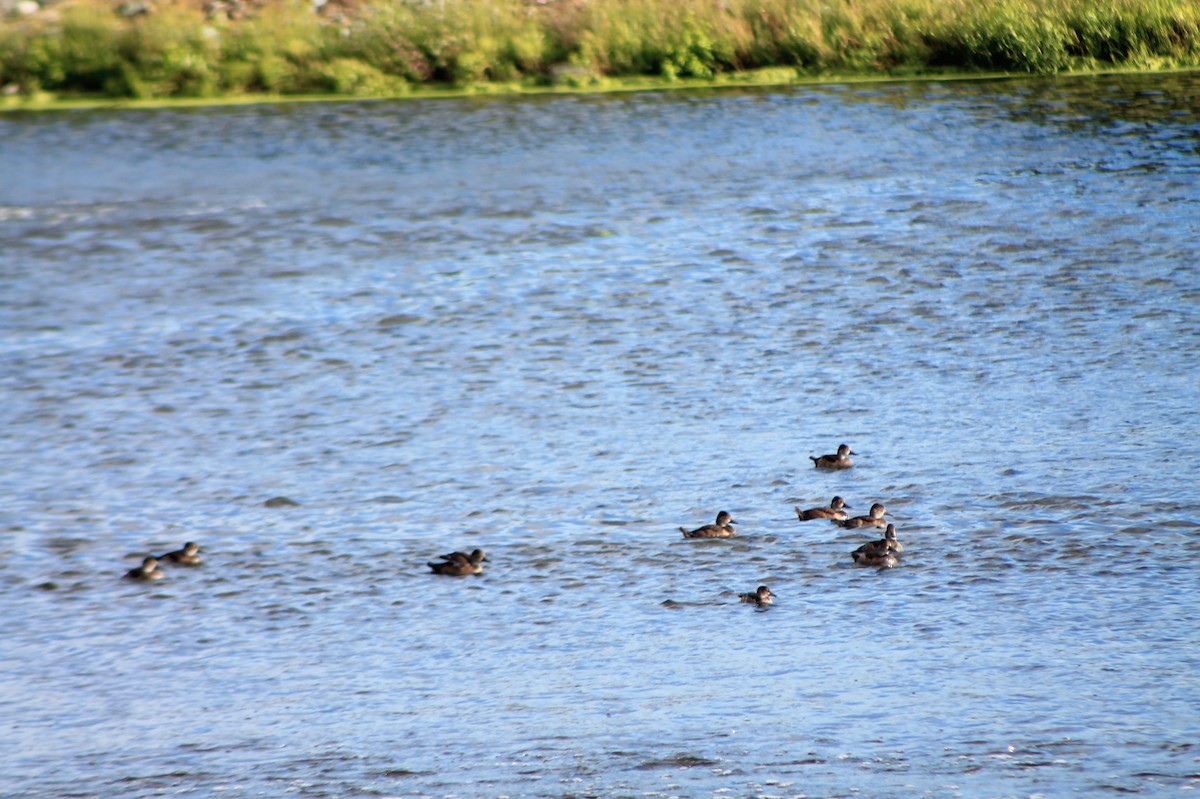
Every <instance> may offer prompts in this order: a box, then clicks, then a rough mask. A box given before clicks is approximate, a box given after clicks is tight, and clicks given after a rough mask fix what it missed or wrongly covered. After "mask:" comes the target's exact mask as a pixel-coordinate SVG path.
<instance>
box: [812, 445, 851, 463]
mask: <svg viewBox="0 0 1200 799" xmlns="http://www.w3.org/2000/svg"><path fill="white" fill-rule="evenodd" d="M857 454H858V453H857V452H855V451H854V450H852V449H850V445H849V444H842V445H841V446H840V447H838V448H837V454H835V455H820V456H816V455H809V456H808V459H809V460H811V461H812V462H813V466H815V467H816V468H818V469H849V468H850V467H851V466H853V465H854V460H853V459H852V458H851V457H850V456H851V455H857Z"/></svg>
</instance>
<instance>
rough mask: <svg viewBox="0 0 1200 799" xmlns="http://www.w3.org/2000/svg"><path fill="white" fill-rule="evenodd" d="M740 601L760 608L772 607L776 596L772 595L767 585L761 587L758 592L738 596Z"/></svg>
mask: <svg viewBox="0 0 1200 799" xmlns="http://www.w3.org/2000/svg"><path fill="white" fill-rule="evenodd" d="M738 599H739V600H740V601H742V602H753V603H754V604H756V605H758V606H759V607H760V608H761V607H762V606H763V605H770V604H771V603H772V602H774V601H775V595H774V594H773V593H771V589H770V588H767V587H766V586H765V585H760V586H759V587H758V590H756V591H752V592H750V593H749V594H738Z"/></svg>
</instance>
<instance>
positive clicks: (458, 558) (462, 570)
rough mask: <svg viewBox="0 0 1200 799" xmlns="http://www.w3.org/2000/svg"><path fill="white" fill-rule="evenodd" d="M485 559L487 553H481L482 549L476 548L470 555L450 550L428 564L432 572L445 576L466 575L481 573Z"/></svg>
mask: <svg viewBox="0 0 1200 799" xmlns="http://www.w3.org/2000/svg"><path fill="white" fill-rule="evenodd" d="M485 560H487V555H485V554H483V550H482V549H476V550H473V551H472V552H471V554H470V555H466V554H464V553H462V552H451V553H450V554H449V555H442V559H441V560H440V561H433V562H431V563H429V564H428V565H429V568H430V569H432V570H433V573H434V574H444V575H446V576H447V577H466V576H467V575H471V574H483V562H484V561H485Z"/></svg>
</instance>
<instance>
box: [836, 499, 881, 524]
mask: <svg viewBox="0 0 1200 799" xmlns="http://www.w3.org/2000/svg"><path fill="white" fill-rule="evenodd" d="M886 513H887V508H885V507H884V506H883V505H880V504H879V503H878V502H876V503H875V504H874V505H872V506H871V510H870V512H869V513H868V514H867V515H866V516H855V517H853V518H850V519H846V520H844V521H841V522H838V524H840V525H841V526H842V527H848V528H851V529H853V528H856V527H887V519H885V518H883V517H884V514H886Z"/></svg>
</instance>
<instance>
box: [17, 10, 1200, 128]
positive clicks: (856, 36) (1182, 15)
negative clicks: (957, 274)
mask: <svg viewBox="0 0 1200 799" xmlns="http://www.w3.org/2000/svg"><path fill="white" fill-rule="evenodd" d="M43 3H44V4H43ZM0 16H2V19H0V111H4V110H9V111H11V110H44V109H67V108H95V107H120V108H149V107H162V106H173V107H183V106H193V105H234V104H247V103H264V102H311V101H329V100H343V99H365V98H376V99H390V98H402V97H413V98H417V97H446V96H472V95H535V94H548V93H577V92H586V93H596V92H619V91H631V90H667V89H699V88H713V87H734V86H783V85H800V84H812V83H823V82H855V81H887V80H909V81H911V80H928V79H934V80H957V79H977V78H993V79H994V78H1003V77H1013V76H1028V75H1086V74H1102V73H1112V72H1143V73H1144V72H1160V71H1179V70H1192V69H1200V5H1197V4H1196V3H1194V2H1192V1H1191V0H1044V2H1035V0H969V1H968V0H826V2H817V0H315V2H314V0H308V2H300V0H59V1H58V2H54V1H53V0H41V1H40V2H39V0H0Z"/></svg>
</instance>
